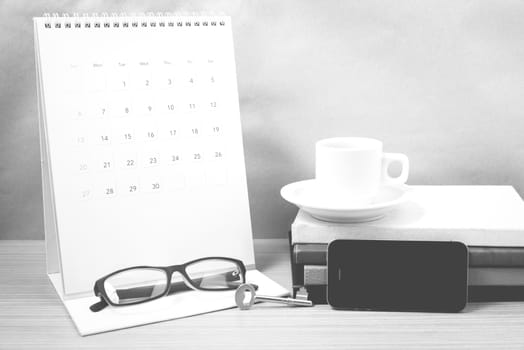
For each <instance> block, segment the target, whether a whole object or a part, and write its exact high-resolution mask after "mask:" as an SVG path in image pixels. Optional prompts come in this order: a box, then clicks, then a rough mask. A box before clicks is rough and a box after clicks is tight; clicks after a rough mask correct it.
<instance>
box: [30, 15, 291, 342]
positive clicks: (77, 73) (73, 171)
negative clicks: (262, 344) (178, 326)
mask: <svg viewBox="0 0 524 350" xmlns="http://www.w3.org/2000/svg"><path fill="white" fill-rule="evenodd" d="M34 24H35V52H36V66H37V77H38V81H37V85H38V97H39V115H40V119H39V120H40V124H39V125H40V142H41V144H40V146H41V158H42V183H43V197H44V219H45V232H46V250H47V271H48V274H49V277H50V279H51V281H52V283H53V285H54V286H55V288H56V290H57V292H58V294H59V296H60V298H61V299H62V300H63V302H64V304H65V306H66V308H67V309H68V311H69V313H70V315H71V317H72V319H73V321H74V322H75V324H76V326H77V328H78V330H79V332H80V334H82V335H86V334H93V333H98V332H103V331H108V330H113V329H118V328H124V327H131V326H135V325H140V324H145V323H151V322H158V321H161V320H167V319H173V318H180V317H186V316H190V315H195V314H200V313H204V312H210V311H215V310H220V309H224V308H229V307H234V306H235V303H234V297H233V294H234V293H233V292H213V293H210V292H207V293H206V292H196V291H195V292H189V293H180V294H179V295H177V294H174V295H171V296H169V297H164V298H161V299H158V300H156V301H154V302H151V303H145V304H141V305H136V306H128V307H122V308H111V307H109V308H106V309H104V310H103V311H101V312H98V313H93V312H91V311H90V310H89V306H90V305H91V304H93V303H94V302H96V301H97V298H95V297H94V295H93V292H92V288H93V285H94V282H95V281H96V280H97V279H98V278H100V277H102V276H105V275H107V274H108V273H111V272H113V271H116V270H118V269H121V268H125V267H130V266H137V265H152V266H167V265H174V264H181V263H184V262H187V261H190V260H193V259H196V258H200V257H206V256H227V257H233V258H237V259H240V260H242V261H243V262H244V263H245V264H246V266H247V267H248V270H249V271H248V281H250V282H253V283H256V284H258V285H259V288H260V289H259V291H260V292H261V293H263V294H267V295H285V294H287V293H288V291H287V290H285V289H284V288H282V287H281V286H279V285H277V284H276V283H274V282H273V281H271V280H270V279H268V278H267V277H265V276H264V275H263V274H261V273H260V272H258V271H256V270H255V269H254V268H255V260H254V252H253V242H252V233H251V221H250V214H249V202H248V195H247V183H246V176H245V165H244V155H243V147H242V132H241V125H240V114H239V109H238V95H237V86H236V73H235V62H234V50H233V41H232V35H231V34H232V32H231V23H230V19H229V18H228V17H225V16H173V15H166V16H138V17H136V16H134V17H127V16H102V17H85V16H82V17H58V16H48V17H44V18H35V20H34Z"/></svg>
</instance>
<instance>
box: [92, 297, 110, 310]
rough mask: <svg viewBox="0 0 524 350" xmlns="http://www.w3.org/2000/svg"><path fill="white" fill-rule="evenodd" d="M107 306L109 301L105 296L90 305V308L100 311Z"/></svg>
mask: <svg viewBox="0 0 524 350" xmlns="http://www.w3.org/2000/svg"><path fill="white" fill-rule="evenodd" d="M106 306H107V302H106V301H105V300H104V299H103V298H100V301H99V302H97V303H94V304H93V305H91V306H90V307H89V310H91V311H93V312H98V311H102V310H103V309H105V308H106Z"/></svg>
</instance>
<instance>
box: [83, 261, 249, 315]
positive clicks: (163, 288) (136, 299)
mask: <svg viewBox="0 0 524 350" xmlns="http://www.w3.org/2000/svg"><path fill="white" fill-rule="evenodd" d="M175 272H178V273H175ZM243 283H246V267H245V265H244V263H243V262H242V261H240V260H236V259H232V258H224V257H209V258H201V259H197V260H193V261H190V262H188V263H185V264H182V265H173V266H166V267H157V266H135V267H129V268H126V269H122V270H118V271H115V272H113V273H111V274H109V275H107V276H105V277H102V278H100V279H99V280H97V281H96V282H95V286H94V292H95V295H96V296H97V297H100V301H99V302H97V303H95V304H93V305H91V307H90V309H91V311H93V312H98V311H100V310H102V309H104V308H105V307H106V306H107V305H112V306H126V305H135V304H141V303H145V302H148V301H151V300H155V299H158V298H161V297H163V296H166V295H168V294H172V293H174V292H177V291H183V290H191V289H195V290H204V291H224V290H234V289H237V288H238V287H239V286H240V285H241V284H243Z"/></svg>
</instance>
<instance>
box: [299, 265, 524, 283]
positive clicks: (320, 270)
mask: <svg viewBox="0 0 524 350" xmlns="http://www.w3.org/2000/svg"><path fill="white" fill-rule="evenodd" d="M299 282H300V281H297V284H299ZM327 282H328V281H327V266H325V265H324V266H320V265H304V285H305V286H321V285H327V284H328V283H327ZM468 285H469V286H524V268H497V267H470V268H469V271H468Z"/></svg>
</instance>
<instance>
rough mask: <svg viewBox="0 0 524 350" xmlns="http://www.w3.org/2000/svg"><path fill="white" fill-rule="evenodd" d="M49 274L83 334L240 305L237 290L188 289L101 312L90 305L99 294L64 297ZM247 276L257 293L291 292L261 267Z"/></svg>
mask: <svg viewBox="0 0 524 350" xmlns="http://www.w3.org/2000/svg"><path fill="white" fill-rule="evenodd" d="M49 278H50V279H51V281H52V283H53V285H54V286H55V288H56V290H57V292H58V294H59V295H60V297H61V298H62V301H63V302H64V305H65V306H66V308H67V311H68V312H69V315H71V318H72V319H73V322H74V323H75V325H76V328H77V329H78V332H79V333H80V335H82V336H85V335H91V334H96V333H102V332H107V331H112V330H117V329H122V328H129V327H134V326H139V325H145V324H148V323H155V322H159V321H166V320H173V319H177V318H182V317H188V316H193V315H199V314H204V313H208V312H213V311H218V310H224V309H229V308H233V307H236V304H235V291H227V292H203V291H187V292H181V293H175V294H173V295H169V296H167V297H164V298H160V299H157V300H154V301H152V302H149V303H144V304H139V305H131V306H123V307H111V306H108V307H106V308H105V309H103V310H102V311H100V312H92V311H91V310H90V309H89V306H91V305H92V304H94V303H96V302H98V301H99V298H97V297H95V296H90V297H84V298H78V299H72V300H64V299H63V294H62V293H61V291H62V287H61V279H60V276H59V275H58V274H50V275H49ZM246 278H247V281H248V282H250V283H254V284H256V285H258V291H257V293H258V294H260V295H270V296H285V295H289V291H288V290H287V289H285V288H284V287H282V286H281V285H279V284H278V283H276V282H274V281H272V280H271V279H269V278H268V277H267V276H265V275H264V274H262V273H261V272H260V271H258V270H249V271H247V276H246ZM181 322H182V321H181Z"/></svg>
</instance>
